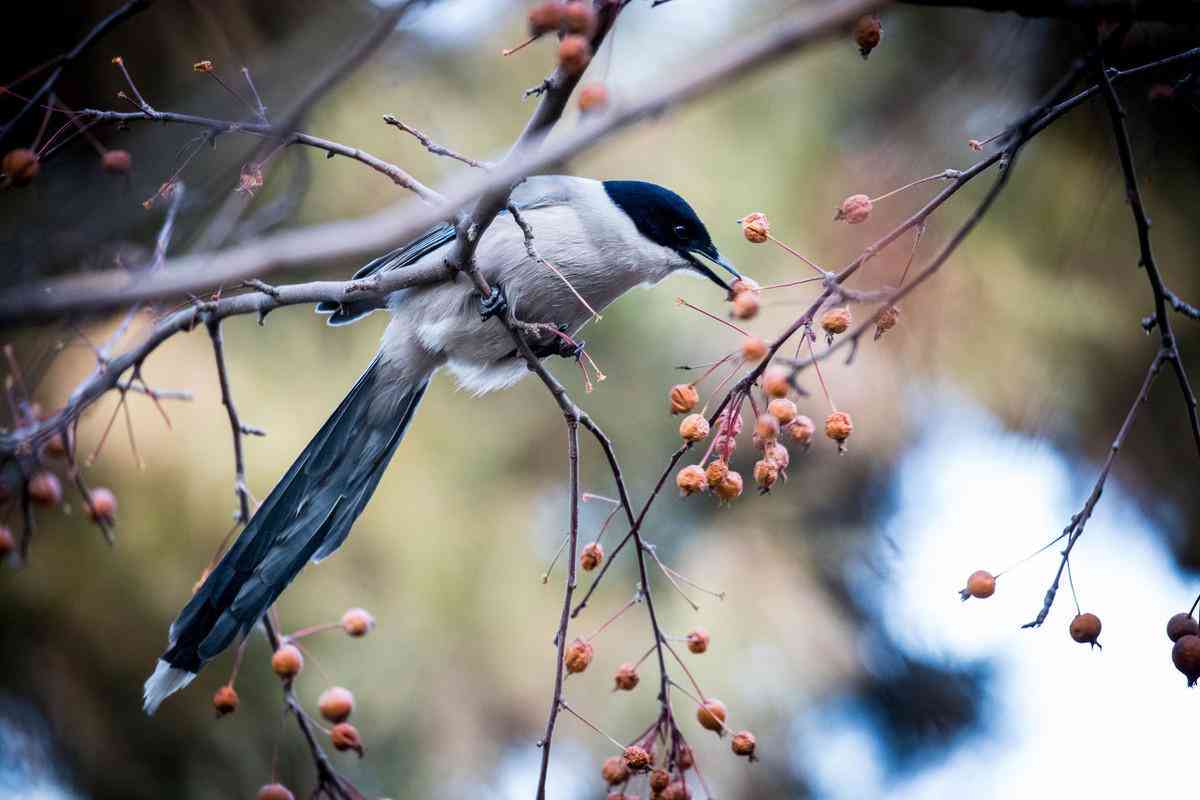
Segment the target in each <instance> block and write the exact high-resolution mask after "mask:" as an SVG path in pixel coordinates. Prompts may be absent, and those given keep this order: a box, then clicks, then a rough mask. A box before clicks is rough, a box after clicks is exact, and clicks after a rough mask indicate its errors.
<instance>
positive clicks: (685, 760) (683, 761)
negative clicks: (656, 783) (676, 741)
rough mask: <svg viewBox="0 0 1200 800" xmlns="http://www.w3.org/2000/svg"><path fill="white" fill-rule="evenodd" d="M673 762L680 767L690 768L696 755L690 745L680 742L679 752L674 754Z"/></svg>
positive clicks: (694, 763) (693, 764)
mask: <svg viewBox="0 0 1200 800" xmlns="http://www.w3.org/2000/svg"><path fill="white" fill-rule="evenodd" d="M675 763H676V764H678V765H679V768H680V769H691V768H692V767H694V766H695V765H696V755H695V753H693V752H692V746H691V745H687V744H681V745H680V746H679V752H678V753H676V754H675Z"/></svg>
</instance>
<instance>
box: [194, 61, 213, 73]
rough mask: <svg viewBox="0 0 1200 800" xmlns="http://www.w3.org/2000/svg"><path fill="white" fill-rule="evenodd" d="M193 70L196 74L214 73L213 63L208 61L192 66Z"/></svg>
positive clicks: (198, 62)
mask: <svg viewBox="0 0 1200 800" xmlns="http://www.w3.org/2000/svg"><path fill="white" fill-rule="evenodd" d="M192 69H193V70H195V71H196V72H212V71H213V62H211V61H208V60H204V61H197V62H196V63H195V64H192Z"/></svg>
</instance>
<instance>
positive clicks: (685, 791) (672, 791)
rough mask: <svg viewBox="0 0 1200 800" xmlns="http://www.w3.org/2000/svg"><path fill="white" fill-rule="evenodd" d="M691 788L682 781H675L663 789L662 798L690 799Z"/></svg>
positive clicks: (672, 799) (674, 799) (665, 799)
mask: <svg viewBox="0 0 1200 800" xmlns="http://www.w3.org/2000/svg"><path fill="white" fill-rule="evenodd" d="M691 798H692V790H691V789H689V788H688V785H687V784H686V783H684V782H683V781H675V782H674V783H672V784H671V785H670V786H668V787H667V788H666V789H664V790H663V793H662V800H691Z"/></svg>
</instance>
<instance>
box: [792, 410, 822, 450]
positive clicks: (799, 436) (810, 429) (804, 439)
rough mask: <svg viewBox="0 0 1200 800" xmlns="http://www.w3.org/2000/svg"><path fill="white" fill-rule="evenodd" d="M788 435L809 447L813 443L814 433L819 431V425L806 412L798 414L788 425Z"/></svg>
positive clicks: (794, 440)
mask: <svg viewBox="0 0 1200 800" xmlns="http://www.w3.org/2000/svg"><path fill="white" fill-rule="evenodd" d="M787 432H788V436H791V437H792V441H793V442H797V443H799V444H802V445H804V446H805V447H808V445H809V444H811V443H812V438H813V434H815V433H816V432H817V426H816V425H815V424H814V423H813V421H812V419H810V418H809V417H806V416H805V415H804V414H800V415H798V416H797V417H796V418H795V419H794V420H792V422H791V424H790V425H788V426H787Z"/></svg>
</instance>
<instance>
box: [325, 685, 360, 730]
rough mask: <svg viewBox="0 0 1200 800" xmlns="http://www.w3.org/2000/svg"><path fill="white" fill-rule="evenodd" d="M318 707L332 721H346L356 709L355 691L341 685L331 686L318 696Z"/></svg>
mask: <svg viewBox="0 0 1200 800" xmlns="http://www.w3.org/2000/svg"><path fill="white" fill-rule="evenodd" d="M317 708H319V709H320V710H321V716H322V717H324V718H325V719H327V720H329V721H330V722H345V721H346V720H347V719H349V717H350V714H351V712H353V711H354V693H353V692H351V691H350V690H349V689H343V688H342V687H341V686H330V687H329V688H328V689H326V690H325V691H323V692H321V696H320V697H318V698H317Z"/></svg>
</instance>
